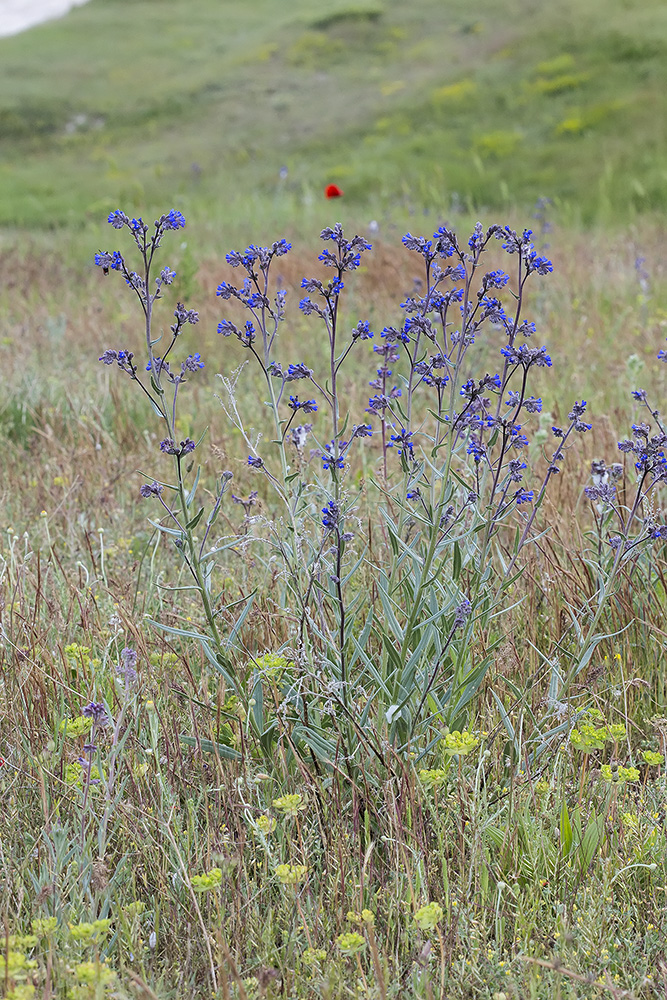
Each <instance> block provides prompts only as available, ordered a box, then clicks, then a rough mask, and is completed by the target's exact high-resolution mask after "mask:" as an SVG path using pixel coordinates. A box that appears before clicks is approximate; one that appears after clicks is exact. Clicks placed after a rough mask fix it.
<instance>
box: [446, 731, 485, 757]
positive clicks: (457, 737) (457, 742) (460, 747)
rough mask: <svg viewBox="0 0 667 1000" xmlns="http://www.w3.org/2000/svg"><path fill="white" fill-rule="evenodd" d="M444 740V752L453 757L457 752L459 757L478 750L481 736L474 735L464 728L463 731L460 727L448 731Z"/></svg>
mask: <svg viewBox="0 0 667 1000" xmlns="http://www.w3.org/2000/svg"><path fill="white" fill-rule="evenodd" d="M444 742H445V746H444V753H445V754H446V755H447V756H448V757H453V756H454V755H455V754H457V755H458V756H459V757H463V756H465V754H467V753H472V751H473V750H476V749H477V747H478V746H479V738H478V737H477V736H473V734H472V733H469V732H468V730H467V729H464V730H463V732H461V733H460V732H459V731H458V729H455V730H454V731H453V732H451V733H447V735H446V736H445V741H444Z"/></svg>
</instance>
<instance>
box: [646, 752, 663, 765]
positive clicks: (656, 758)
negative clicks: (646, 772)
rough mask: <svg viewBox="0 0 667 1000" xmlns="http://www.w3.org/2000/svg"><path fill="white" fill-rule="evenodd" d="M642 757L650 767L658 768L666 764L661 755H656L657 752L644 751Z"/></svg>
mask: <svg viewBox="0 0 667 1000" xmlns="http://www.w3.org/2000/svg"><path fill="white" fill-rule="evenodd" d="M642 757H643V758H644V760H645V761H646V763H647V764H648V765H649V767H657V765H658V764H662V763H664V760H665V758H664V757H663V755H662V754H661V753H656V752H655V750H644V752H643V753H642Z"/></svg>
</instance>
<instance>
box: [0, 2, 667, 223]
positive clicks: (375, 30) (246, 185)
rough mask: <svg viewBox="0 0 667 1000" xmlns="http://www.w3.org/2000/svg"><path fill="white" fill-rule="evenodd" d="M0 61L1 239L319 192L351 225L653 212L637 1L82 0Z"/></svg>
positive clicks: (661, 112)
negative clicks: (161, 208) (164, 208)
mask: <svg viewBox="0 0 667 1000" xmlns="http://www.w3.org/2000/svg"><path fill="white" fill-rule="evenodd" d="M0 53H1V54H2V59H1V60H0V93H3V94H4V95H5V96H4V98H3V99H2V101H1V102H0V137H1V138H2V152H1V153H0V178H1V179H2V184H1V185H0V223H2V224H4V225H6V226H15V225H19V226H37V227H44V226H52V225H59V224H63V223H71V224H75V225H80V224H81V220H82V219H83V218H85V217H88V218H92V217H96V216H97V215H99V213H100V212H102V211H104V210H105V209H107V208H110V207H113V206H115V205H116V204H121V203H122V204H123V205H124V207H125V208H126V209H128V210H134V209H135V208H136V209H138V208H139V207H145V206H146V205H150V206H154V205H157V204H158V203H160V204H164V202H165V199H166V200H167V201H170V202H171V201H174V200H180V202H183V203H185V204H186V205H187V206H188V207H190V206H191V207H192V210H193V211H194V212H195V213H198V214H200V215H202V216H204V215H210V212H211V207H210V206H211V204H212V203H214V204H215V205H216V208H215V210H214V211H215V215H216V218H217V219H219V221H220V224H223V225H224V224H227V225H229V224H234V222H235V221H236V220H237V219H238V218H239V216H240V213H241V211H242V210H243V207H244V206H245V205H247V203H248V202H249V201H251V200H253V199H256V200H258V201H259V203H260V204H261V210H262V211H265V212H269V213H271V212H272V211H275V209H276V204H281V203H283V202H286V203H287V204H288V206H290V208H291V207H292V206H293V205H295V204H296V205H299V206H302V207H304V206H305V207H306V208H307V206H308V204H309V203H310V202H312V201H313V200H319V199H321V198H322V191H323V188H324V185H325V183H327V182H329V181H335V182H337V183H340V184H341V186H342V187H343V188H344V190H345V198H346V200H347V201H348V202H349V203H351V204H352V205H353V206H354V207H355V208H356V209H357V211H362V212H364V213H366V214H367V215H368V217H369V218H371V217H373V216H374V215H377V214H379V213H381V212H382V211H383V210H384V211H386V210H387V209H392V210H393V209H394V208H395V207H396V206H397V205H400V204H403V205H404V206H406V207H407V208H421V207H428V208H432V209H436V210H437V211H439V212H441V213H443V212H447V211H449V210H450V208H451V206H452V204H454V205H459V204H461V205H463V206H465V207H466V208H467V209H468V210H470V211H476V212H477V211H480V210H482V209H485V208H486V209H498V208H506V207H508V206H512V205H520V206H525V207H527V206H529V205H530V204H531V203H533V202H534V201H535V200H536V198H537V197H539V196H540V195H546V196H549V197H551V198H553V199H554V200H556V201H557V202H559V203H560V204H561V206H562V208H563V210H564V211H567V212H568V213H569V215H570V217H572V218H574V219H576V218H577V217H579V218H581V219H583V220H584V221H585V222H589V223H590V222H591V221H595V220H598V221H611V220H612V219H619V218H626V219H627V218H632V217H634V216H635V215H637V214H641V213H646V212H653V213H655V212H662V211H663V210H664V208H665V205H666V203H667V201H666V199H667V194H666V192H667V175H666V174H665V168H664V163H665V150H666V141H667V140H666V136H665V125H664V123H665V120H667V115H666V107H665V93H666V88H665V77H666V73H667V71H666V70H665V66H666V65H667V60H666V59H665V55H666V54H667V16H666V14H665V9H664V5H663V4H661V3H659V2H657V0H654V2H651V3H647V4H642V5H638V4H635V3H630V2H627V0H623V2H622V0H613V2H609V3H604V4H602V3H593V2H592V3H587V4H586V5H584V6H582V5H576V4H570V3H568V2H566V0H559V2H557V3H554V4H549V5H538V6H537V7H533V8H531V9H530V11H521V10H520V9H519V8H518V7H517V6H516V4H514V3H512V2H510V0H503V2H496V3H491V2H484V3H479V4H477V5H476V8H475V16H474V18H473V17H471V16H470V15H469V14H466V13H465V11H457V10H455V9H452V10H451V11H449V10H447V11H445V10H443V8H442V4H441V3H439V2H438V3H436V2H434V0H419V2H418V3H417V2H416V3H414V4H410V5H409V7H406V6H405V5H404V4H401V3H397V2H386V3H384V4H382V5H379V4H375V5H372V4H356V5H355V4H352V5H350V4H347V5H346V4H338V5H332V4H331V3H327V2H324V0H317V2H316V3H313V2H307V3H306V2H305V0H297V2H295V3H291V4H289V5H288V6H286V7H281V8H279V10H278V11H277V10H276V5H275V4H274V3H268V2H267V0H258V2H257V3H254V4H252V5H247V4H244V3H240V2H239V3H235V2H228V3H225V4H224V5H220V4H218V3H215V2H212V0H192V2H191V3H189V4H187V5H185V4H179V3H174V2H167V0H164V2H156V0H153V2H144V3H141V2H138V3H131V4H130V3H125V2H122V0H110V2H104V0H91V2H90V3H88V4H86V5H85V6H84V7H82V8H78V9H76V10H74V11H73V12H72V13H71V14H70V15H69V16H68V17H67V18H66V19H64V20H62V21H58V22H54V23H52V24H47V25H44V26H42V27H40V28H37V29H35V30H33V31H30V32H27V33H25V34H23V35H19V36H16V37H13V38H9V39H4V40H2V41H0ZM282 165H286V166H287V167H288V168H289V175H288V178H287V180H286V181H285V182H281V181H280V180H279V176H278V175H279V170H280V167H281V166H282ZM191 214H192V211H191Z"/></svg>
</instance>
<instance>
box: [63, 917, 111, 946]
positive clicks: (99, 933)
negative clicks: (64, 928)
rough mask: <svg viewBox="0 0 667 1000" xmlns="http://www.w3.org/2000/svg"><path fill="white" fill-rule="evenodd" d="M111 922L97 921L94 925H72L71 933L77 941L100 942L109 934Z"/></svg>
mask: <svg viewBox="0 0 667 1000" xmlns="http://www.w3.org/2000/svg"><path fill="white" fill-rule="evenodd" d="M110 927H111V921H110V920H95V921H94V922H93V923H86V922H82V923H80V924H70V925H69V932H70V934H71V935H72V937H73V938H74V940H75V941H84V942H88V941H99V939H100V938H102V937H104V936H105V935H106V934H108V933H109V928H110Z"/></svg>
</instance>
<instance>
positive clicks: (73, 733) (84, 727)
mask: <svg viewBox="0 0 667 1000" xmlns="http://www.w3.org/2000/svg"><path fill="white" fill-rule="evenodd" d="M92 725H93V720H92V719H90V718H86V716H85V715H80V716H78V718H76V719H63V721H62V722H61V723H60V732H61V733H64V734H65V736H67V737H69V738H70V739H75V738H76V737H77V736H86V735H87V734H88V733H89V732H90V730H91V728H92Z"/></svg>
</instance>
